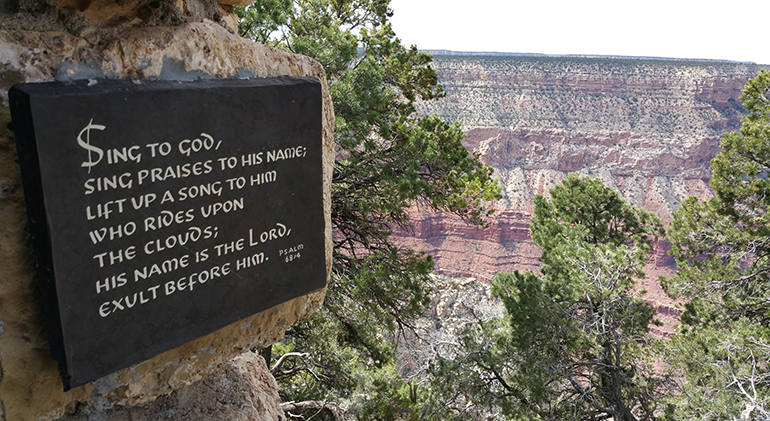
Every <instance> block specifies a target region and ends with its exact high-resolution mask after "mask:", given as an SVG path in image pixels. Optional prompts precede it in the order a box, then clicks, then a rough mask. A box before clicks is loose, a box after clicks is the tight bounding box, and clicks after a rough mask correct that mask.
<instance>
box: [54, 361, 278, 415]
mask: <svg viewBox="0 0 770 421" xmlns="http://www.w3.org/2000/svg"><path fill="white" fill-rule="evenodd" d="M280 404H281V401H280V397H279V396H278V385H277V384H276V382H275V379H274V378H273V376H272V375H271V374H270V371H269V370H268V368H267V365H266V364H265V359H264V358H262V357H261V356H259V355H257V354H255V353H253V352H248V353H245V354H243V355H240V356H238V357H235V358H234V359H232V360H230V361H226V362H223V363H222V364H220V365H219V366H218V367H216V369H214V370H213V371H212V372H211V373H210V374H209V375H208V376H207V377H206V378H205V379H203V380H200V381H198V382H196V383H193V384H191V385H189V386H185V387H183V388H181V389H178V390H175V391H174V392H173V393H171V394H170V395H168V396H162V397H160V398H158V399H156V400H155V401H153V402H151V403H149V404H147V405H143V406H135V407H121V406H114V407H112V408H109V409H105V408H102V407H100V406H88V407H82V406H81V407H74V406H73V407H71V409H74V412H76V414H72V415H65V416H64V417H62V418H61V421H90V420H94V419H97V420H103V421H124V420H131V421H161V420H163V421H187V420H207V421H280V420H283V419H284V415H283V411H282V410H281V407H280Z"/></svg>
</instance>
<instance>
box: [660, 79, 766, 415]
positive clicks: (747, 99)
mask: <svg viewBox="0 0 770 421" xmlns="http://www.w3.org/2000/svg"><path fill="white" fill-rule="evenodd" d="M769 98H770V72H766V71H764V70H763V71H762V72H761V73H760V74H759V75H758V76H757V77H756V78H755V79H752V80H749V81H748V82H747V84H746V87H745V89H744V91H743V94H742V95H741V101H743V104H744V106H745V107H746V109H747V110H748V112H749V114H748V115H747V116H746V117H745V118H743V119H742V120H741V122H742V125H741V128H740V129H739V130H738V131H735V132H730V133H727V134H725V135H724V136H723V138H722V140H721V142H720V146H721V151H720V152H719V154H717V156H716V157H715V158H714V159H713V160H712V161H711V170H712V172H713V176H712V178H711V186H712V188H713V189H714V193H715V197H714V198H712V199H710V200H708V201H705V202H702V203H699V202H698V200H697V199H696V198H694V197H690V198H689V199H687V200H686V201H684V202H683V203H682V205H681V207H680V208H679V210H678V211H677V212H676V213H675V215H674V220H673V221H672V222H671V224H670V226H669V237H668V238H669V240H670V241H671V243H672V244H673V248H672V251H671V254H672V256H674V258H675V260H676V264H677V269H678V270H677V272H676V274H675V275H674V277H673V278H672V279H670V280H665V282H664V286H665V287H666V290H667V292H668V293H669V295H671V296H672V297H675V298H681V299H683V300H685V304H684V309H685V311H684V314H683V315H682V320H681V321H682V326H681V328H680V332H679V334H678V335H676V337H675V339H674V341H673V342H672V344H671V346H670V347H669V358H670V361H671V364H672V365H673V366H674V367H677V368H679V369H680V370H681V376H682V379H683V381H682V384H681V391H680V393H679V394H677V395H676V399H674V400H673V403H674V404H675V406H674V407H675V408H676V411H675V415H676V416H677V417H681V418H684V419H700V420H723V419H732V418H733V417H737V416H739V414H740V413H741V412H742V411H746V410H750V411H752V414H753V417H754V418H753V419H764V420H768V419H770V364H769V363H768V362H770V215H769V214H768V204H770V180H768V172H769V171H770V99H769ZM677 419H680V418H677Z"/></svg>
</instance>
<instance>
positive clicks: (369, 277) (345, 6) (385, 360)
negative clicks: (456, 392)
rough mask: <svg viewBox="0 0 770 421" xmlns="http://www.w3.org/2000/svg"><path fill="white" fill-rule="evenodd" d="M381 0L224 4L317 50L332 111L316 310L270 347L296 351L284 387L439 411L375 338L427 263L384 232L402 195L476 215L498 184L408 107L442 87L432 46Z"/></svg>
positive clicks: (301, 394) (415, 305) (294, 48)
mask: <svg viewBox="0 0 770 421" xmlns="http://www.w3.org/2000/svg"><path fill="white" fill-rule="evenodd" d="M388 4H389V1H388V0H295V1H290V2H286V1H283V0H272V1H266V2H257V3H254V4H253V5H251V6H248V7H246V8H240V9H237V12H238V14H239V16H240V17H241V21H240V24H239V29H240V30H241V34H242V35H243V36H247V37H250V38H252V39H255V40H257V41H260V42H266V43H268V44H271V45H274V46H277V47H279V48H284V49H286V50H289V51H291V52H295V53H299V54H304V55H308V56H310V57H312V58H314V59H316V60H318V61H319V62H320V63H321V64H323V66H324V68H325V70H326V76H327V83H328V84H329V90H330V93H331V96H332V101H333V103H334V112H335V117H336V123H335V124H336V127H335V141H336V151H337V160H336V162H335V166H334V172H333V176H332V226H333V231H334V267H333V273H332V279H331V281H330V284H329V288H328V291H327V295H326V301H325V303H324V306H323V307H322V308H321V310H319V311H318V312H317V313H316V314H315V315H313V317H312V318H311V319H309V320H307V321H305V322H302V323H300V324H297V325H295V326H292V327H291V328H290V329H289V331H288V332H287V339H286V340H285V341H284V343H283V344H281V346H280V347H277V348H279V349H277V352H275V353H274V354H275V357H276V358H280V356H281V355H283V354H284V353H285V352H289V351H290V350H293V351H297V352H300V353H304V354H307V355H306V356H304V357H302V358H297V359H296V360H295V361H294V362H293V364H296V366H295V367H294V369H292V370H289V372H288V373H285V374H283V375H277V378H278V379H279V381H280V384H281V391H282V394H283V399H284V400H285V401H290V400H295V401H299V400H316V401H317V400H321V401H323V400H332V401H335V402H338V403H340V404H343V406H344V407H345V408H347V414H348V416H350V415H356V416H357V417H358V418H359V419H430V418H431V417H434V418H435V419H441V417H440V416H438V415H430V414H431V413H429V412H427V409H425V408H423V406H424V402H425V400H426V399H427V398H428V395H427V391H424V390H423V391H421V392H420V393H413V394H412V395H411V398H410V399H406V400H405V399H403V397H404V392H403V391H404V390H405V389H404V388H405V387H406V388H407V389H408V386H406V385H405V384H404V383H403V382H402V381H401V380H400V378H399V376H398V374H397V373H396V371H395V369H394V365H393V350H392V348H391V346H390V344H389V343H388V342H387V341H385V340H384V338H385V337H388V336H389V335H392V334H398V332H399V331H400V329H405V328H409V326H410V323H411V320H412V319H413V318H414V317H416V316H417V315H419V314H421V312H422V308H423V306H424V305H425V304H426V303H427V301H428V292H429V291H428V285H427V281H428V274H429V273H430V270H431V269H432V266H433V262H432V261H431V259H430V257H429V256H426V255H424V254H421V253H415V252H413V251H411V250H407V249H404V248H401V247H399V246H398V245H397V244H395V243H394V242H393V240H392V239H391V234H392V232H393V230H394V229H409V214H408V212H407V210H408V209H409V208H410V207H412V206H415V205H420V206H422V207H423V208H429V209H432V210H436V211H447V212H453V213H455V214H457V215H460V216H462V217H463V218H465V219H466V220H467V221H469V222H471V223H476V224H479V223H482V219H483V217H485V216H486V215H487V214H488V213H489V211H488V210H487V209H486V207H485V203H486V201H489V200H494V199H497V198H499V197H500V193H499V188H498V187H497V186H496V182H495V181H494V180H493V179H492V178H491V175H492V170H491V168H489V167H486V166H484V165H482V164H481V163H480V162H479V161H478V157H477V156H474V155H471V154H469V153H468V151H467V150H466V149H465V148H464V147H463V146H462V144H461V142H460V141H461V139H462V138H463V133H462V131H461V130H460V128H459V126H458V125H452V124H448V123H446V122H443V121H441V120H440V119H438V118H436V117H433V116H425V117H417V116H415V106H414V102H415V101H418V100H431V99H434V98H437V97H440V96H441V95H442V89H441V87H440V86H439V85H437V80H438V78H437V75H436V72H435V70H434V69H433V68H432V67H431V66H430V63H431V60H432V57H431V56H430V55H427V54H422V53H418V52H417V50H416V48H414V47H413V48H411V49H407V48H405V47H404V46H403V45H401V43H400V41H399V40H398V39H397V38H396V37H395V34H394V33H393V31H392V29H391V27H390V24H389V23H388V18H389V17H390V14H391V12H390V10H389V8H388ZM304 415H305V416H311V415H313V414H312V413H307V414H304ZM330 416H331V414H329V413H326V412H322V413H319V414H318V416H317V417H316V418H314V419H319V417H326V418H323V419H327V418H328V417H330ZM415 417H417V418H415Z"/></svg>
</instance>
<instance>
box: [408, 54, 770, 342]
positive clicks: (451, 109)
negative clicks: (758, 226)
mask: <svg viewBox="0 0 770 421" xmlns="http://www.w3.org/2000/svg"><path fill="white" fill-rule="evenodd" d="M434 66H435V68H436V69H437V71H438V75H439V82H440V83H442V84H443V85H444V87H445V91H446V97H445V98H442V99H440V100H438V101H430V102H426V103H424V104H422V105H421V107H420V109H419V112H420V113H421V114H436V115H438V116H440V117H441V118H443V119H445V120H447V121H458V122H460V123H461V124H462V129H463V131H464V132H465V133H466V138H465V140H464V144H465V146H466V147H467V149H468V150H470V151H471V152H475V153H478V154H479V155H480V157H481V160H482V161H483V162H484V163H485V164H487V165H490V166H491V167H493V168H494V170H495V177H496V178H497V180H498V183H499V185H500V186H501V187H502V193H503V198H502V199H501V200H500V201H498V202H497V203H495V206H494V207H495V209H496V211H495V213H494V215H493V216H492V217H490V218H489V219H488V223H489V226H488V227H486V228H484V227H474V226H470V225H467V224H465V223H464V222H463V221H461V220H459V219H458V218H455V217H452V216H448V215H438V214H432V213H429V212H427V211H425V210H422V209H416V210H415V213H417V215H416V217H415V218H414V221H415V222H414V233H411V234H403V233H402V234H399V235H400V236H401V237H402V238H401V241H403V243H404V244H405V245H408V246H410V247H413V248H415V249H417V250H423V251H425V252H427V253H429V254H431V255H432V256H433V257H434V259H435V262H436V271H437V272H438V273H442V274H446V275H452V276H465V277H475V278H476V279H478V280H480V281H484V282H488V281H489V280H491V279H492V278H493V277H494V276H495V274H496V273H498V272H500V271H508V272H512V271H514V270H520V271H526V270H529V269H533V270H536V269H537V267H538V257H539V249H538V247H537V246H535V245H534V244H533V243H532V241H531V239H530V237H529V220H530V217H531V214H532V207H533V199H534V197H535V195H536V194H547V193H548V190H549V189H550V188H551V187H553V186H554V185H555V184H556V183H558V182H559V181H560V180H561V179H562V178H563V177H565V176H566V174H568V173H570V172H578V173H580V174H581V175H589V176H592V177H598V178H600V179H601V180H602V181H603V182H604V183H605V184H606V185H608V186H612V187H614V188H616V189H617V190H618V191H619V192H620V193H621V195H622V196H623V197H624V198H625V199H626V200H627V201H628V202H629V203H631V204H633V205H635V206H640V207H642V208H644V209H647V210H649V211H653V212H655V213H657V214H658V215H660V216H661V217H662V218H663V220H664V221H665V222H668V221H670V220H671V216H672V213H673V212H674V211H675V210H676V209H677V208H678V207H679V204H680V203H681V201H682V200H684V199H685V198H686V197H688V196H690V195H695V196H697V197H699V198H701V199H705V198H708V197H710V196H711V195H712V192H711V190H710V188H709V185H708V180H709V177H710V171H709V162H710V160H711V158H713V157H714V155H715V154H716V153H717V152H718V150H719V139H720V137H721V135H722V134H723V133H725V132H727V131H732V130H736V129H738V128H739V127H740V119H741V117H743V115H744V114H745V110H744V109H743V107H742V105H741V103H740V101H739V100H738V97H739V96H740V94H741V89H742V88H743V86H744V84H745V83H746V81H747V80H748V79H749V78H752V77H754V76H756V75H757V74H758V73H759V70H760V68H761V67H762V66H759V65H755V64H748V63H733V62H716V61H705V62H702V61H677V60H658V59H625V58H595V57H549V56H532V57H530V56H460V55H451V56H450V55H445V56H440V55H436V56H435V57H434ZM669 248H670V245H669V244H667V243H666V242H665V241H658V242H657V243H656V245H655V251H654V253H653V256H652V257H651V258H650V260H649V262H648V264H647V267H646V270H645V271H646V273H647V277H646V279H644V280H642V281H641V282H640V283H641V287H643V288H645V289H646V290H647V296H646V299H647V300H648V301H649V302H650V303H651V304H652V305H654V306H655V307H656V308H657V309H658V318H659V320H661V321H662V322H663V326H662V327H655V326H653V331H652V333H653V335H655V336H661V337H665V336H668V335H670V334H671V333H673V328H672V326H673V324H674V323H675V321H676V317H677V316H678V314H679V313H678V311H677V310H676V308H675V303H674V302H673V301H672V300H671V299H669V298H668V297H667V296H666V295H665V293H664V292H663V291H662V290H661V288H660V285H659V283H658V282H657V275H660V274H663V275H667V274H670V273H672V272H673V270H674V269H675V268H674V262H673V259H671V258H670V257H669V256H668V255H667V254H666V252H667V250H668V249H669Z"/></svg>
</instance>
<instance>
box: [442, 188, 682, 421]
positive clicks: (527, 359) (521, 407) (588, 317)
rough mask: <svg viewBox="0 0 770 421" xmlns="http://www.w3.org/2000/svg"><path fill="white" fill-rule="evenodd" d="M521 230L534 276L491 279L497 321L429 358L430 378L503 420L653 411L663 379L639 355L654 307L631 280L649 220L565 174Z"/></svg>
mask: <svg viewBox="0 0 770 421" xmlns="http://www.w3.org/2000/svg"><path fill="white" fill-rule="evenodd" d="M530 232H531V235H532V240H533V242H534V243H535V244H537V245H539V246H540V247H541V250H542V257H541V259H540V260H541V262H542V266H541V271H540V273H539V274H536V273H533V272H531V271H530V272H527V273H520V272H518V271H517V272H514V273H501V274H498V275H497V276H496V277H495V278H494V280H493V281H492V293H493V294H494V295H495V296H497V297H499V298H500V299H501V300H502V302H503V304H504V306H505V316H504V318H503V319H498V320H489V321H485V322H482V323H480V326H479V328H477V329H473V330H470V331H467V332H466V333H465V334H464V335H463V336H462V339H461V343H462V347H461V348H460V349H459V350H458V355H457V356H455V357H454V358H452V359H448V358H447V359H440V360H439V361H438V363H437V364H436V365H435V366H434V375H435V377H436V378H437V379H439V381H437V382H436V385H435V387H436V388H442V385H443V388H442V391H443V392H444V395H445V396H447V397H455V398H457V399H458V401H461V402H463V403H464V404H465V405H466V408H467V403H469V402H470V403H477V404H478V403H481V404H482V405H483V406H485V407H486V408H477V409H476V411H477V414H479V413H483V412H484V411H486V412H487V413H489V412H494V411H495V410H499V411H500V412H501V413H502V415H504V416H506V417H507V418H508V419H516V420H519V419H521V420H524V419H528V420H553V421H556V420H567V419H569V420H586V421H588V420H604V419H613V420H616V421H626V420H655V419H658V415H659V414H660V413H661V412H662V408H661V407H660V405H659V402H660V401H661V397H662V390H663V386H664V384H665V383H666V381H667V379H666V377H665V376H662V375H661V374H660V373H658V372H656V371H655V370H654V368H653V361H652V360H651V359H650V357H649V354H648V353H647V345H648V342H649V341H651V339H650V338H649V336H648V335H647V334H648V329H649V326H650V324H651V323H654V320H653V316H654V313H655V312H654V309H653V308H652V307H651V306H650V305H648V304H647V303H645V302H644V301H643V300H642V296H643V295H644V291H642V290H639V289H637V288H636V281H637V279H638V278H640V277H643V272H642V269H643V267H644V263H645V260H646V259H647V257H648V255H649V253H650V250H651V246H652V242H653V240H654V238H656V237H658V236H661V235H662V234H663V229H662V223H661V220H660V218H658V217H657V216H655V215H654V214H651V213H649V212H647V211H644V210H642V209H638V208H635V207H633V206H631V205H629V204H627V203H626V202H625V201H624V200H623V199H622V198H620V196H619V194H618V192H617V191H616V190H614V189H611V188H608V187H606V186H604V185H603V184H602V183H601V181H599V180H598V179H591V178H587V177H578V176H577V175H575V174H570V175H569V176H568V177H567V178H566V179H565V180H563V181H562V183H561V184H560V185H557V186H556V187H554V188H553V189H551V191H550V200H547V199H546V198H545V197H543V196H540V195H538V196H537V197H536V199H535V209H534V215H533V218H532V223H531V226H530ZM455 382H456V383H457V384H458V385H457V387H458V388H459V389H460V390H459V391H453V390H452V387H451V386H448V385H451V384H454V383H455ZM460 398H462V399H460Z"/></svg>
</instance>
